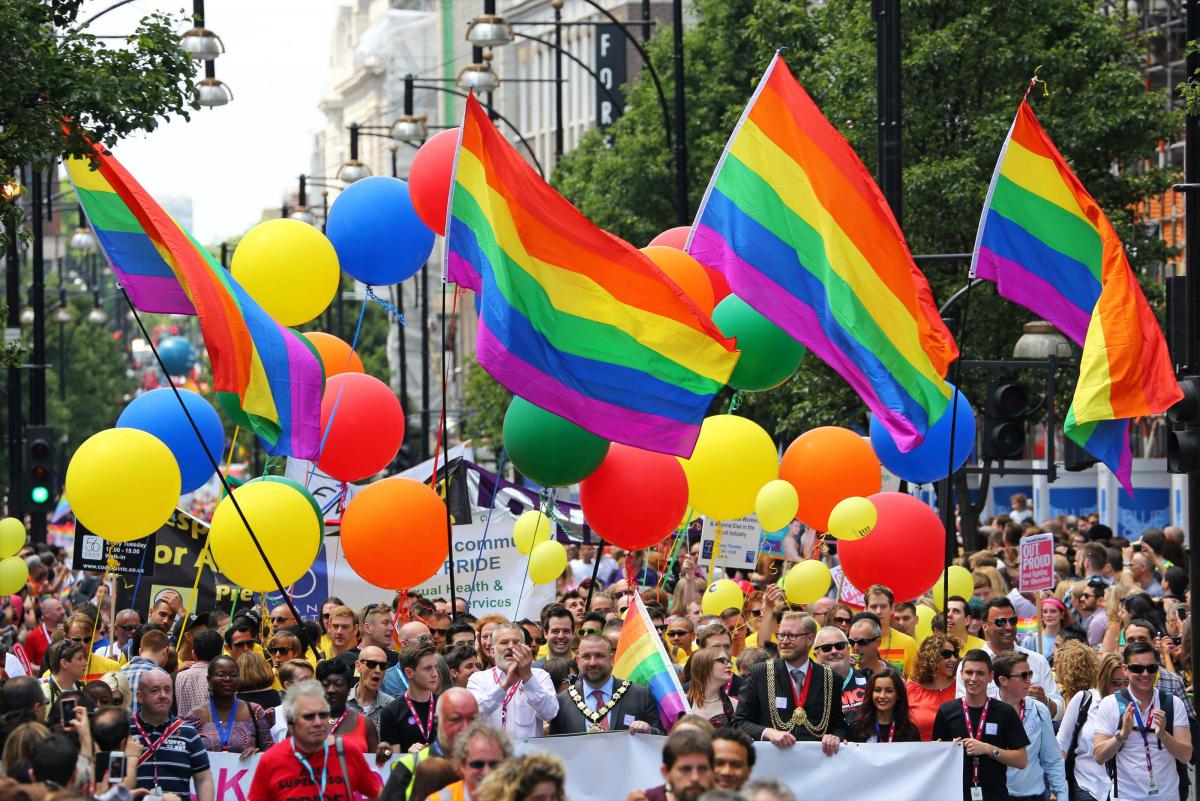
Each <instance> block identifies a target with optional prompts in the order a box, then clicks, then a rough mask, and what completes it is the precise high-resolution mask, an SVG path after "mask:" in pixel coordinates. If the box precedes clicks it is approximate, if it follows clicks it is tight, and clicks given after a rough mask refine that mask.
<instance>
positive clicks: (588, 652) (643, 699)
mask: <svg viewBox="0 0 1200 801" xmlns="http://www.w3.org/2000/svg"><path fill="white" fill-rule="evenodd" d="M576 662H577V663H578V665H579V673H580V676H579V681H577V682H576V683H575V684H573V685H572V686H571V687H569V688H567V689H566V690H565V691H564V692H561V693H559V694H558V714H557V715H555V717H554V720H552V721H550V733H551V734H583V733H585V732H597V731H619V730H622V729H628V730H629V731H630V732H631V733H633V734H665V732H664V731H663V730H662V723H661V722H660V721H659V718H658V705H657V704H656V703H655V702H654V696H652V695H651V694H650V688H648V687H644V686H642V685H640V684H633V683H632V682H629V681H625V680H623V679H618V678H615V677H614V676H613V674H612V668H613V648H612V644H611V643H610V642H609V641H608V640H607V639H606V638H605V637H604V636H603V635H600V634H588V635H586V636H584V637H583V639H581V640H580V641H579V649H578V651H576Z"/></svg>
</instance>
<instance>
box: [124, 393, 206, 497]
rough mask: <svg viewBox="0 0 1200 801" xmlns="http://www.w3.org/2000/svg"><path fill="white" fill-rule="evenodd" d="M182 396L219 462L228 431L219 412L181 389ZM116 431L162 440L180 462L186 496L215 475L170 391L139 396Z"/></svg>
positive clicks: (127, 410) (185, 416) (126, 410)
mask: <svg viewBox="0 0 1200 801" xmlns="http://www.w3.org/2000/svg"><path fill="white" fill-rule="evenodd" d="M179 396H180V397H181V398H182V399H183V404H184V406H186V407H187V410H188V411H189V412H190V413H191V415H192V419H193V420H195V421H196V427H197V428H199V429H200V435H201V436H202V437H203V438H204V444H205V445H207V446H208V451H209V453H211V454H212V455H213V457H214V458H216V459H217V460H220V458H221V454H222V452H223V451H224V449H225V427H224V426H223V425H221V418H220V416H219V415H218V414H217V410H216V409H214V408H213V407H212V405H211V404H210V403H209V402H208V401H206V400H205V399H204V398H202V397H200V396H199V395H197V394H196V393H195V392H189V391H188V390H186V389H181V390H179ZM117 427H118V428H136V429H139V430H141V431H145V432H146V433H148V434H153V435H154V436H156V437H158V438H159V439H160V440H162V441H163V444H165V445H166V446H167V447H168V448H169V449H170V450H171V453H172V454H173V455H174V456H175V460H176V461H177V462H179V475H180V478H181V479H182V480H181V485H182V486H181V488H180V492H182V493H184V494H187V493H189V492H192V491H193V490H196V489H199V488H200V487H202V486H203V485H204V483H205V482H206V481H208V480H209V479H210V478H212V475H213V473H214V472H215V471H214V470H213V466H212V462H210V461H209V459H208V456H207V455H206V454H205V453H204V447H203V446H202V445H201V444H200V440H199V439H197V438H196V432H195V431H194V430H192V424H191V423H189V422H188V419H187V415H185V414H184V413H183V409H181V408H180V407H179V401H178V400H176V399H175V393H174V392H173V391H172V390H171V389H170V388H162V389H152V390H150V391H149V392H146V393H144V394H142V395H138V396H137V397H136V398H134V399H133V400H132V401H130V403H129V405H128V406H126V407H125V410H124V411H123V412H121V416H120V417H118V418H117Z"/></svg>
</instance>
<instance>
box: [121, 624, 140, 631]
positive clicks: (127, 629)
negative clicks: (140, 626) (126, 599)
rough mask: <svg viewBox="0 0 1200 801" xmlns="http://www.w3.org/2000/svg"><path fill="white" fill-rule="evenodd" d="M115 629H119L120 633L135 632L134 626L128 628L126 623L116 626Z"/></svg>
mask: <svg viewBox="0 0 1200 801" xmlns="http://www.w3.org/2000/svg"><path fill="white" fill-rule="evenodd" d="M117 628H119V629H120V630H121V631H137V625H136V624H134V625H132V626H130V625H128V624H126V623H122V624H120V625H118V626H117Z"/></svg>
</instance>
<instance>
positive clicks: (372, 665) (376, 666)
mask: <svg viewBox="0 0 1200 801" xmlns="http://www.w3.org/2000/svg"><path fill="white" fill-rule="evenodd" d="M358 662H359V664H360V665H362V666H363V667H365V668H366V669H367V670H383V669H384V668H386V667H387V662H376V661H375V660H374V659H360V660H358Z"/></svg>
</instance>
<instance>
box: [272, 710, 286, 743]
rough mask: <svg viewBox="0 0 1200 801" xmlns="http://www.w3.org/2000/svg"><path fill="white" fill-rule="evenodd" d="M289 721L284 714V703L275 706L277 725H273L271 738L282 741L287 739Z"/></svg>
mask: <svg viewBox="0 0 1200 801" xmlns="http://www.w3.org/2000/svg"><path fill="white" fill-rule="evenodd" d="M287 732H288V723H287V718H285V717H284V716H283V705H282V704H280V705H279V706H277V707H275V725H274V726H272V727H271V740H273V741H274V742H277V743H282V742H283V741H284V740H286V739H287Z"/></svg>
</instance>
